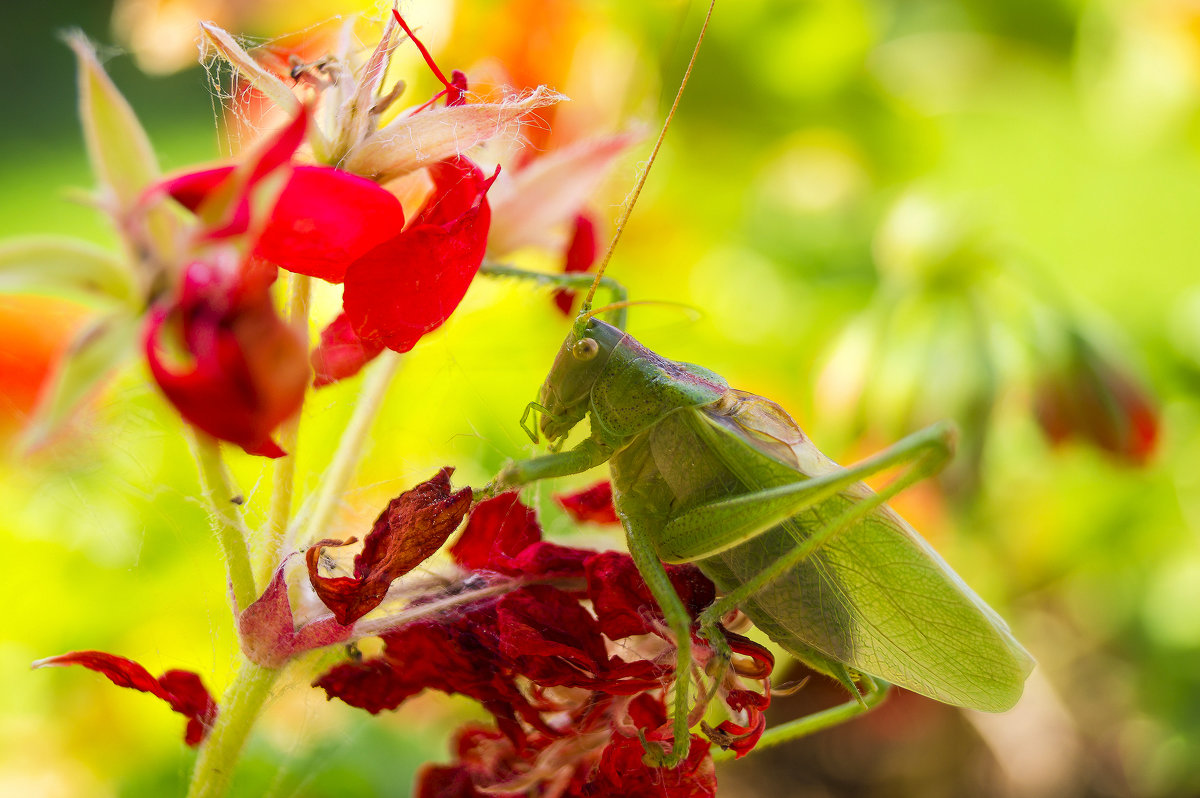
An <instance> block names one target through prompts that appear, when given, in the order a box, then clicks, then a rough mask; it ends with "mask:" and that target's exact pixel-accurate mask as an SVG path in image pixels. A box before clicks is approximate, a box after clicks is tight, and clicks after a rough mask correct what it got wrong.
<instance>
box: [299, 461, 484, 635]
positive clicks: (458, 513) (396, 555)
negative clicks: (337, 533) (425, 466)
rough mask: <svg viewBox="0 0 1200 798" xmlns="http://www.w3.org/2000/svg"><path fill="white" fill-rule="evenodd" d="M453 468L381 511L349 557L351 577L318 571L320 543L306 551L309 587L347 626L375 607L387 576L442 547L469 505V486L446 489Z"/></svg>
mask: <svg viewBox="0 0 1200 798" xmlns="http://www.w3.org/2000/svg"><path fill="white" fill-rule="evenodd" d="M453 472H454V469H453V468H443V469H442V470H441V471H439V472H438V473H437V475H436V476H434V477H433V478H432V479H430V480H428V481H426V482H423V483H421V484H420V485H417V486H416V487H415V488H413V489H412V490H408V491H405V492H404V493H402V494H400V496H398V497H397V498H395V499H392V501H391V502H390V503H389V504H388V506H387V508H386V509H384V511H383V512H382V513H380V515H379V518H378V519H376V521H375V525H374V527H372V528H371V532H370V534H368V535H367V539H366V540H365V541H364V542H363V550H362V552H361V553H360V554H359V555H358V556H357V557H355V558H354V576H352V577H350V576H342V577H324V576H321V575H319V574H318V573H317V566H318V563H319V560H320V553H321V549H322V548H323V546H324V545H327V544H334V545H347V544H348V543H349V542H351V541H344V542H343V541H322V542H321V543H318V544H316V545H314V546H312V547H311V548H309V550H308V555H307V559H308V576H309V579H310V580H311V582H312V586H313V590H315V591H316V592H317V596H319V597H320V599H321V601H323V602H324V603H325V606H326V607H328V608H329V610H330V611H331V612H332V613H333V615H334V617H335V618H337V620H338V622H339V623H341V624H344V625H350V624H352V623H354V622H355V621H357V620H358V619H359V618H361V617H362V616H364V615H366V614H367V613H368V612H370V611H371V610H373V609H375V608H376V607H378V606H379V604H380V602H382V601H383V597H384V596H385V595H387V591H388V587H389V586H391V584H392V581H393V580H394V579H397V578H399V577H401V576H403V575H404V574H406V573H408V572H409V571H411V570H412V569H413V568H415V567H416V566H417V565H419V564H420V563H422V562H424V561H425V560H426V559H427V558H428V557H429V556H430V555H432V554H433V553H434V552H436V551H437V550H438V549H439V548H441V546H442V544H443V543H444V542H445V541H446V538H448V537H449V536H450V533H451V532H453V531H454V530H455V529H457V528H458V525H459V523H460V522H461V521H462V519H463V517H464V516H466V514H467V510H468V509H469V508H470V506H471V489H470V488H463V489H462V490H460V491H459V492H457V493H451V492H450V475H451V474H452V473H453Z"/></svg>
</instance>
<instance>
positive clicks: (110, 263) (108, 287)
mask: <svg viewBox="0 0 1200 798" xmlns="http://www.w3.org/2000/svg"><path fill="white" fill-rule="evenodd" d="M31 288H34V289H36V288H46V289H54V290H62V291H70V292H78V293H82V294H84V295H86V296H90V297H103V298H109V299H115V300H117V301H119V302H123V303H127V304H130V305H133V304H135V303H136V302H137V299H138V292H137V288H136V286H135V284H134V278H133V275H132V273H131V272H130V269H129V266H128V265H127V264H126V263H125V262H124V261H123V260H121V259H120V258H118V257H116V256H114V255H113V254H111V253H109V252H107V251H105V250H103V249H101V248H100V247H97V246H95V245H94V244H89V243H88V242H86V241H80V240H78V239H73V238H57V237H51V236H28V237H23V238H15V239H10V240H9V241H5V242H2V243H0V291H20V290H25V289H31Z"/></svg>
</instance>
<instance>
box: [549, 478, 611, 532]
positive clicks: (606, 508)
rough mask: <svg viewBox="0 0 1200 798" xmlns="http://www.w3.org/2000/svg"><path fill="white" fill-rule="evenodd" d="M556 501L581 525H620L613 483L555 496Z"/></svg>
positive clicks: (604, 483) (606, 482) (601, 483)
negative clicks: (614, 500) (614, 502)
mask: <svg viewBox="0 0 1200 798" xmlns="http://www.w3.org/2000/svg"><path fill="white" fill-rule="evenodd" d="M554 500H555V501H556V502H558V504H559V506H560V507H562V508H563V509H564V510H566V511H567V514H568V515H570V516H571V518H573V519H575V521H577V522H579V523H583V522H585V521H590V522H592V523H594V524H618V523H620V519H619V518H617V508H616V507H614V506H613V495H612V483H611V482H609V481H608V480H604V481H603V482H597V483H596V484H595V485H592V486H591V487H590V488H587V489H586V490H581V491H577V492H576V493H567V494H562V495H558V496H555V497H554Z"/></svg>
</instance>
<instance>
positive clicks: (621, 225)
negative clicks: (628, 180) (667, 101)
mask: <svg viewBox="0 0 1200 798" xmlns="http://www.w3.org/2000/svg"><path fill="white" fill-rule="evenodd" d="M716 5H717V0H711V2H710V3H709V4H708V13H707V14H705V15H704V24H703V25H701V26H700V35H699V36H698V37H697V38H696V46H695V48H693V49H692V58H691V60H689V61H688V65H687V70H686V71H685V72H684V73H683V80H682V81H680V83H679V91H677V92H676V93H675V102H673V103H671V110H670V111H668V112H667V118H666V121H664V122H663V126H662V130H660V131H659V132H658V140H657V141H655V142H654V149H653V150H651V151H650V159H649V160H648V161H646V168H645V169H643V170H642V174H641V177H639V178H638V181H637V185H635V186H634V187H633V192H632V193H630V195H629V197H628V198H626V200H625V204H624V205H623V206H622V207H621V215H620V217H619V218H618V219H617V227H616V230H615V231H614V232H613V237H612V241H610V242H609V244H608V249H607V250H605V252H604V258H603V259H602V260H601V261H600V268H598V269H597V270H596V279H595V280H593V281H592V287H591V288H589V289H588V292H587V297H586V298H585V299H584V300H583V305H582V306H581V307H580V309H579V312H580V314H581V315H582V314H584V313H587V312H588V311H589V310H591V308H592V297H594V296H595V295H596V289H597V288H599V286H600V278H601V277H603V276H604V270H605V269H607V268H608V262H609V261H610V260H611V259H612V254H613V251H614V250H615V249H616V248H617V242H618V241H620V240H621V233H623V232H624V231H625V225H626V223H628V221H629V216H630V214H632V213H633V206H634V205H636V204H637V200H638V196H639V195H640V194H641V193H642V186H644V185H646V177H647V175H649V174H650V167H651V166H653V165H654V159H655V158H657V157H658V150H659V148H661V147H662V143H663V139H665V138H666V137H667V128H669V127H671V120H672V119H674V118H675V109H676V108H678V107H679V101H680V100H682V99H683V90H684V89H685V88H687V84H688V78H690V77H691V76H692V67H694V66H695V65H696V57H697V56H698V55H700V45H701V44H703V43H704V34H705V33H707V32H708V22H709V20H711V19H712V14H713V9H714V8H716Z"/></svg>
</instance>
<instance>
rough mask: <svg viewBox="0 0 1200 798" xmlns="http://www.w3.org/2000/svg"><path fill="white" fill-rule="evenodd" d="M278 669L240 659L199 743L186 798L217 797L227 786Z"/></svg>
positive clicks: (276, 676) (277, 675) (223, 793)
mask: <svg viewBox="0 0 1200 798" xmlns="http://www.w3.org/2000/svg"><path fill="white" fill-rule="evenodd" d="M279 674H280V671H279V670H276V669H273V668H264V667H262V666H261V665H255V664H254V663H253V662H250V661H249V660H246V659H243V660H242V666H241V668H240V669H239V670H238V674H237V676H236V677H235V678H234V680H233V683H232V684H231V685H229V688H228V689H227V690H226V691H225V695H223V696H222V697H221V703H220V710H219V712H218V714H217V721H216V723H215V724H213V728H212V731H210V732H209V735H208V737H207V738H206V739H205V741H204V743H203V744H202V745H201V746H200V754H199V756H197V757H196V765H195V768H194V769H193V770H192V782H191V785H190V786H189V787H188V793H187V794H188V798H220V796H223V795H225V793H226V792H228V790H229V784H230V782H231V781H232V779H233V772H234V769H235V768H236V766H237V760H238V757H239V756H241V753H242V747H243V746H244V745H245V744H246V737H247V736H249V734H250V729H251V727H253V726H254V721H255V720H256V719H257V718H258V716H259V714H260V713H261V712H262V708H263V704H264V703H266V700H267V697H268V696H269V695H270V693H271V687H272V686H273V685H274V684H275V680H276V679H277V678H279Z"/></svg>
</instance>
